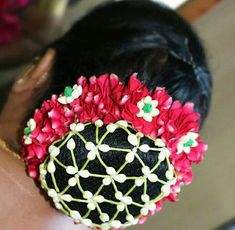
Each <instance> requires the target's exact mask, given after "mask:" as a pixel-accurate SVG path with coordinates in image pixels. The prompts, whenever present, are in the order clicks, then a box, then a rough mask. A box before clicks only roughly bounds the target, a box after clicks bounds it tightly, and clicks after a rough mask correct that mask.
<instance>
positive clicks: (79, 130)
mask: <svg viewBox="0 0 235 230" xmlns="http://www.w3.org/2000/svg"><path fill="white" fill-rule="evenodd" d="M84 129H85V125H84V124H82V123H79V124H77V125H76V128H75V130H76V131H77V132H81V131H83V130H84Z"/></svg>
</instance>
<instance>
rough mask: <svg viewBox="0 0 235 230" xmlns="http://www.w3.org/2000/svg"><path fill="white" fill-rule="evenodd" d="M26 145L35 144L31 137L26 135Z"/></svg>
mask: <svg viewBox="0 0 235 230" xmlns="http://www.w3.org/2000/svg"><path fill="white" fill-rule="evenodd" d="M24 143H25V144H26V145H31V144H32V143H33V141H32V139H31V137H29V136H26V135H24Z"/></svg>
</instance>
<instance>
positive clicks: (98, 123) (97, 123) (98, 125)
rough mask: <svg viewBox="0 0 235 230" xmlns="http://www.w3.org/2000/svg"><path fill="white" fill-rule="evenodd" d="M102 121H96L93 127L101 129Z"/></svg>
mask: <svg viewBox="0 0 235 230" xmlns="http://www.w3.org/2000/svg"><path fill="white" fill-rule="evenodd" d="M103 124H104V123H103V121H101V120H97V121H96V122H95V126H97V127H101V126H103Z"/></svg>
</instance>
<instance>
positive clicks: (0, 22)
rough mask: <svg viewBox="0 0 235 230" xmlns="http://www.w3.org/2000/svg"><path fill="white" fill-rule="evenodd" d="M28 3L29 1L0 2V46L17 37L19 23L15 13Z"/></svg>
mask: <svg viewBox="0 0 235 230" xmlns="http://www.w3.org/2000/svg"><path fill="white" fill-rule="evenodd" d="M29 2H30V0H0V34H1V36H0V45H3V44H5V43H9V42H12V41H14V40H15V39H17V38H18V37H19V35H20V33H21V21H20V19H19V18H18V16H17V15H16V13H15V12H16V10H18V9H20V8H22V7H24V6H26V5H27V4H28V3H29Z"/></svg>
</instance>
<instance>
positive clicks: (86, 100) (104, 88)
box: [72, 74, 124, 124]
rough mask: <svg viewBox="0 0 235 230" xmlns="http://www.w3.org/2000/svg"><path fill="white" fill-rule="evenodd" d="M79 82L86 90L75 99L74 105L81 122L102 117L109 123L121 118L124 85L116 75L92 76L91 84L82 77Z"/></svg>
mask: <svg viewBox="0 0 235 230" xmlns="http://www.w3.org/2000/svg"><path fill="white" fill-rule="evenodd" d="M78 84H80V85H82V86H83V90H84V92H83V94H82V96H81V97H80V98H79V99H78V100H76V101H74V103H73V104H72V107H74V108H75V111H76V112H78V113H79V120H80V122H87V121H93V122H94V121H96V120H97V119H101V120H103V122H104V123H105V124H108V123H111V122H115V121H117V120H120V119H121V108H120V106H119V101H120V100H121V97H122V91H123V88H124V85H123V83H121V82H120V81H119V78H118V77H117V76H116V75H114V74H110V75H109V74H103V75H101V76H100V77H99V78H96V77H91V78H90V79H89V84H88V83H87V82H86V80H85V79H84V77H82V78H81V79H79V80H78Z"/></svg>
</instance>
